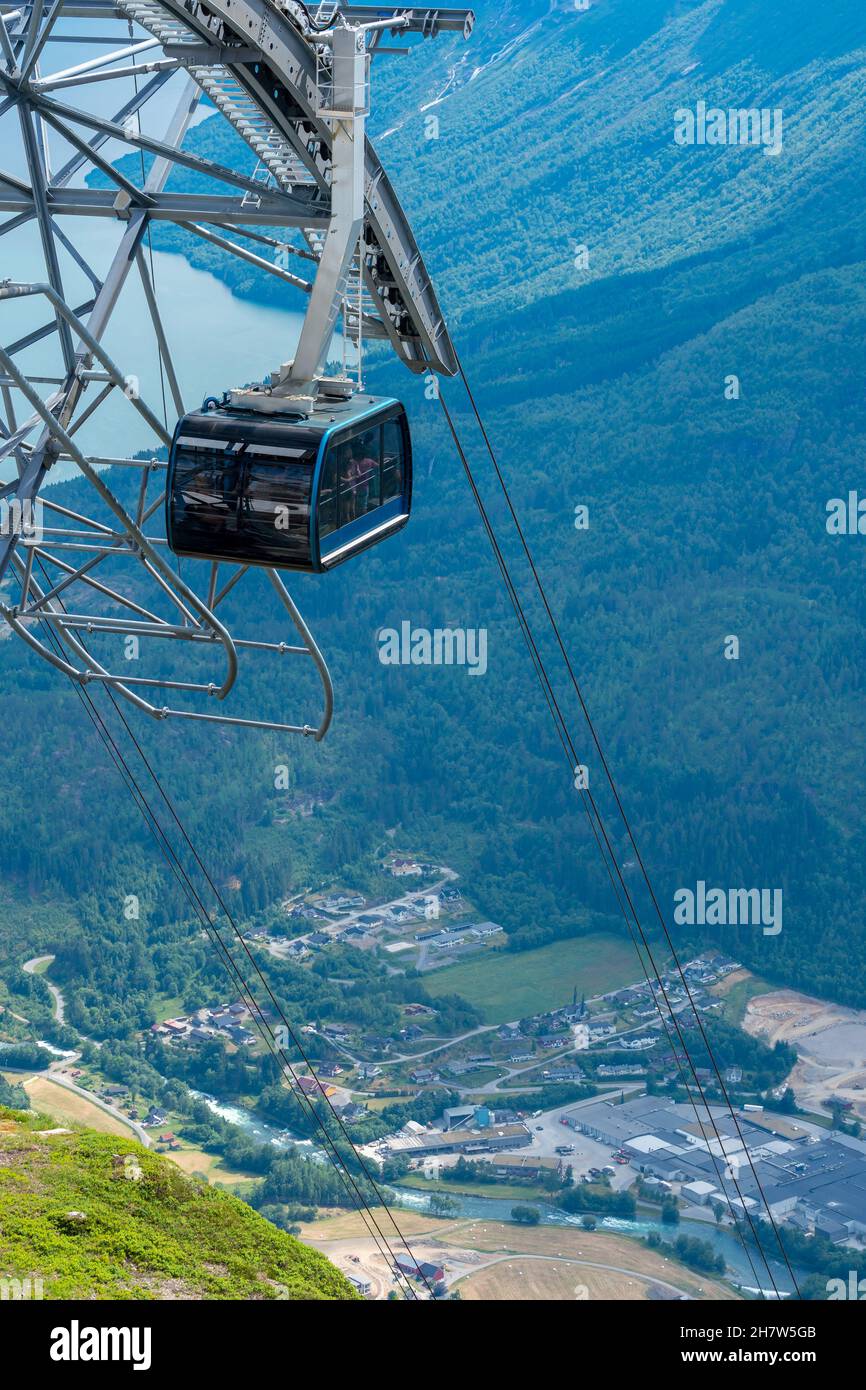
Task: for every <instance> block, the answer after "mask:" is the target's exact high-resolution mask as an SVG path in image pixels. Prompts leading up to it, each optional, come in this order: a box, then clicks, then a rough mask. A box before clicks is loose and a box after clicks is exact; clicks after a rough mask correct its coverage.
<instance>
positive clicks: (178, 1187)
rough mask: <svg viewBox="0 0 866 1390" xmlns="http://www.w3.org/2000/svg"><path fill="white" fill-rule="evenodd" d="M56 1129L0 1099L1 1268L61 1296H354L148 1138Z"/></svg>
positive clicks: (314, 1258)
mask: <svg viewBox="0 0 866 1390" xmlns="http://www.w3.org/2000/svg"><path fill="white" fill-rule="evenodd" d="M52 1127H53V1126H52V1122H51V1121H50V1120H49V1119H47V1118H46V1116H44V1115H24V1114H22V1113H21V1112H20V1111H15V1110H7V1109H4V1108H2V1107H0V1277H2V1278H14V1279H28V1278H29V1279H42V1281H43V1291H44V1297H45V1298H55V1299H57V1298H64V1299H65V1298H97V1299H199V1298H206V1299H352V1298H355V1297H356V1295H355V1293H354V1292H353V1290H352V1287H351V1285H350V1284H349V1283H348V1282H347V1280H346V1279H344V1277H343V1275H342V1274H340V1272H339V1271H338V1270H337V1269H335V1268H334V1266H333V1265H332V1264H330V1262H329V1261H328V1260H326V1259H325V1257H324V1256H323V1255H320V1254H318V1253H317V1252H316V1251H314V1250H308V1249H307V1248H306V1247H305V1246H303V1245H301V1244H300V1243H299V1242H298V1241H296V1240H294V1239H293V1238H292V1237H291V1236H288V1235H286V1234H285V1233H284V1232H282V1231H279V1230H277V1229H276V1227H274V1226H272V1225H270V1223H269V1222H267V1221H265V1220H263V1219H262V1217H260V1216H258V1215H257V1214H256V1213H255V1212H254V1211H252V1210H251V1209H250V1208H249V1207H247V1206H245V1205H244V1203H243V1202H241V1201H239V1200H238V1199H237V1198H235V1197H231V1196H229V1195H228V1194H226V1193H224V1192H218V1191H216V1190H215V1189H214V1188H209V1187H206V1186H203V1185H201V1184H200V1183H198V1182H196V1181H194V1180H190V1179H189V1178H186V1177H184V1175H183V1174H182V1173H181V1172H180V1170H179V1169H177V1168H175V1167H174V1165H173V1164H171V1163H170V1162H168V1161H167V1160H166V1159H163V1158H159V1157H157V1156H156V1155H155V1154H152V1153H149V1152H148V1151H147V1149H145V1148H143V1147H142V1146H141V1145H140V1144H135V1143H132V1142H131V1141H127V1140H124V1139H118V1138H116V1137H115V1136H113V1135H102V1134H93V1133H89V1132H84V1131H83V1132H79V1133H65V1134H50V1133H45V1132H44V1131H46V1130H50V1129H51V1128H52ZM136 1172H138V1173H139V1174H140V1175H139V1176H137V1177H135V1176H129V1174H135V1173H136Z"/></svg>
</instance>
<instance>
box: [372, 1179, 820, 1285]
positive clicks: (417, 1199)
mask: <svg viewBox="0 0 866 1390" xmlns="http://www.w3.org/2000/svg"><path fill="white" fill-rule="evenodd" d="M393 1190H394V1191H395V1192H396V1193H397V1196H398V1201H399V1205H400V1206H401V1207H405V1208H406V1209H407V1210H410V1211H427V1210H429V1207H430V1197H429V1196H428V1194H427V1193H426V1192H418V1191H416V1190H415V1189H414V1188H409V1187H395V1188H394V1189H393ZM448 1196H449V1198H450V1199H451V1200H452V1201H453V1202H454V1204H455V1205H456V1207H457V1212H456V1213H455V1215H458V1216H462V1217H470V1218H472V1219H473V1220H482V1221H506V1222H510V1220H511V1209H512V1207H513V1206H514V1205H515V1202H514V1200H513V1199H512V1200H506V1199H503V1198H499V1197H470V1196H464V1195H462V1194H460V1193H450V1192H449V1193H448ZM525 1205H527V1206H533V1207H536V1208H537V1209H538V1210H539V1211H540V1212H541V1223H542V1224H543V1225H545V1226H563V1227H571V1228H575V1227H577V1228H579V1227H580V1223H581V1220H582V1217H581V1216H579V1215H573V1214H572V1213H571V1212H565V1211H562V1210H560V1208H559V1207H556V1206H553V1205H551V1204H549V1203H545V1202H536V1201H534V1200H532V1199H527V1202H526V1203H525ZM596 1219H597V1221H598V1229H599V1230H602V1231H610V1232H612V1233H615V1234H616V1235H624V1236H632V1237H642V1236H648V1235H650V1233H651V1232H655V1233H656V1234H657V1235H659V1236H661V1238H662V1240H664V1241H666V1242H668V1243H670V1242H671V1241H672V1240H675V1239H676V1237H677V1236H678V1235H686V1236H694V1237H697V1238H698V1239H700V1240H704V1241H708V1242H709V1243H710V1245H712V1247H713V1249H714V1250H715V1252H716V1253H717V1254H719V1255H721V1256H722V1257H723V1258H724V1261H725V1264H726V1265H727V1266H728V1270H729V1276H728V1277H729V1278H731V1279H732V1282H734V1283H736V1284H738V1285H741V1286H742V1287H743V1288H744V1289H747V1290H750V1291H751V1292H757V1291H758V1290H757V1288H756V1282H755V1274H754V1272H753V1270H752V1268H751V1265H750V1263H749V1260H748V1258H747V1256H746V1254H745V1252H744V1250H743V1246H742V1243H741V1242H740V1240H739V1239H738V1237H737V1236H736V1235H734V1234H732V1232H731V1231H730V1229H725V1230H720V1229H719V1228H718V1227H717V1226H716V1225H715V1222H713V1223H710V1222H703V1221H680V1222H679V1224H678V1225H677V1226H676V1227H671V1226H664V1225H662V1223H661V1222H660V1221H649V1220H646V1219H638V1220H634V1221H627V1220H624V1219H623V1218H622V1217H616V1216H605V1217H597V1218H596ZM751 1253H752V1259H753V1261H754V1264H755V1269H756V1271H757V1272H758V1274H759V1276H761V1275H763V1276H764V1277H763V1279H762V1281H761V1282H762V1286H763V1288H765V1289H767V1290H768V1291H769V1292H770V1296H772V1289H771V1285H770V1281H769V1280H768V1279H767V1278H766V1267H765V1265H764V1262H763V1260H760V1261H759V1260H758V1258H757V1256H756V1255H755V1254H754V1252H751ZM770 1269H771V1270H772V1273H773V1280H774V1281H775V1284H776V1286H777V1287H778V1288H779V1289H780V1290H786V1291H788V1292H792V1291H793V1285H792V1282H791V1277H790V1275H789V1274H788V1271H787V1270H786V1269H785V1268H784V1266H783V1265H781V1264H777V1263H776V1262H775V1261H773V1260H771V1261H770ZM708 1277H710V1276H708ZM797 1278H798V1280H799V1279H800V1278H801V1275H800V1274H799V1273H797Z"/></svg>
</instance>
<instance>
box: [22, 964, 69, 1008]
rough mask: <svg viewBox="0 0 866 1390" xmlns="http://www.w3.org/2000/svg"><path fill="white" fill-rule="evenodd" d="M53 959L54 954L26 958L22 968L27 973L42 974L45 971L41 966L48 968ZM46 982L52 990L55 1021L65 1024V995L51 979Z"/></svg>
mask: <svg viewBox="0 0 866 1390" xmlns="http://www.w3.org/2000/svg"><path fill="white" fill-rule="evenodd" d="M53 960H54V956H34V957H33V959H32V960H26V961H25V962H24V964H23V965H22V967H21V969H22V970H23V971H24V972H25V973H26V974H27V975H42V974H44V971H43V970H42V969H40V967H42V966H44V968H45V970H47V969H48V967H49V965H51V963H52V962H53ZM45 983H46V985H47V986H48V988H49V990H50V992H51V998H52V999H53V1000H54V1018H55V1021H56V1022H57V1023H60V1024H63V1023H65V1022H66V1005H65V1003H64V1000H63V995H62V994H61V992H60V990H59V989H58V988H57V986H56V985H53V984H52V983H51V981H50V980H46V981H45Z"/></svg>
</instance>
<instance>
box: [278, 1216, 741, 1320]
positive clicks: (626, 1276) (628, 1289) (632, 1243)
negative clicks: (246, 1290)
mask: <svg viewBox="0 0 866 1390" xmlns="http://www.w3.org/2000/svg"><path fill="white" fill-rule="evenodd" d="M399 1219H400V1228H401V1230H402V1232H403V1234H404V1236H407V1237H408V1238H409V1241H410V1245H411V1250H412V1255H413V1257H414V1258H415V1259H416V1260H418V1261H420V1262H422V1263H423V1262H424V1261H429V1262H430V1263H431V1264H434V1265H441V1266H442V1267H443V1268H444V1270H445V1282H446V1283H447V1285H448V1288H449V1289H450V1290H454V1289H456V1290H458V1291H459V1293H460V1296H461V1298H464V1299H469V1300H472V1301H481V1300H488V1299H502V1298H507V1299H511V1300H520V1301H535V1300H546V1299H570V1300H574V1301H583V1300H598V1299H609V1300H613V1301H619V1300H636V1299H637V1300H642V1299H650V1298H658V1299H662V1298H667V1299H674V1298H681V1297H683V1296H685V1297H687V1298H694V1299H713V1300H720V1299H736V1298H737V1297H738V1295H737V1294H736V1292H735V1291H734V1290H733V1289H732V1288H731V1287H730V1286H729V1285H727V1284H724V1283H721V1282H720V1281H719V1280H715V1279H710V1278H707V1277H706V1276H704V1275H700V1274H695V1273H693V1272H692V1271H691V1270H688V1269H686V1268H685V1267H684V1266H683V1265H681V1264H679V1263H677V1262H676V1261H674V1260H669V1259H667V1258H666V1257H665V1256H664V1255H661V1254H660V1253H658V1252H657V1251H655V1250H649V1249H647V1248H646V1247H645V1246H642V1245H641V1244H639V1243H638V1242H637V1241H636V1240H631V1239H629V1238H627V1237H625V1236H618V1235H613V1234H610V1233H608V1232H598V1231H595V1232H587V1231H579V1230H563V1229H562V1228H561V1227H521V1226H517V1225H512V1224H508V1223H505V1222H499V1221H478V1220H474V1221H473V1220H469V1221H465V1220H464V1221H453V1220H447V1219H446V1220H437V1219H436V1218H434V1217H430V1216H425V1215H422V1214H420V1213H417V1212H405V1211H401V1212H400V1218H399ZM387 1234H388V1232H387V1231H386V1235H387ZM301 1239H302V1240H303V1241H304V1242H305V1243H306V1244H308V1245H312V1246H314V1247H315V1249H317V1250H320V1251H321V1252H322V1253H323V1254H325V1255H327V1256H328V1258H329V1259H330V1260H332V1261H333V1263H334V1264H336V1265H337V1267H338V1268H339V1269H341V1270H343V1271H344V1273H346V1274H349V1275H351V1276H353V1277H354V1278H356V1279H357V1278H366V1279H368V1280H369V1281H370V1293H369V1294H368V1297H370V1298H374V1299H377V1298H378V1299H381V1298H384V1297H386V1296H387V1294H388V1292H389V1291H390V1289H392V1288H394V1287H395V1283H394V1280H393V1277H392V1274H391V1271H390V1269H389V1268H388V1266H387V1264H386V1262H385V1260H384V1258H383V1257H382V1255H381V1254H380V1253H379V1251H378V1250H377V1248H376V1245H375V1243H374V1242H373V1240H372V1239H371V1238H370V1237H369V1236H368V1234H367V1228H366V1227H365V1225H364V1223H363V1220H362V1218H361V1217H360V1216H357V1215H354V1214H352V1215H340V1216H336V1217H332V1218H329V1219H327V1220H325V1221H317V1222H315V1223H313V1224H310V1225H306V1226H304V1227H303V1228H302V1234H301ZM422 1293H423V1296H426V1291H424V1290H423V1285H422Z"/></svg>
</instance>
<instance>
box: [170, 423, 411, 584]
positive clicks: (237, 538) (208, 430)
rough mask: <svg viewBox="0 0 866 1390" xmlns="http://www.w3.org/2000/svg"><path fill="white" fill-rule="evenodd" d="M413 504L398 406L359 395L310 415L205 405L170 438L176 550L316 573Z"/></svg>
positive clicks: (404, 516)
mask: <svg viewBox="0 0 866 1390" xmlns="http://www.w3.org/2000/svg"><path fill="white" fill-rule="evenodd" d="M411 501H412V446H411V440H410V436H409V424H408V421H407V419H406V411H405V410H404V408H403V406H402V405H401V404H400V402H399V401H397V400H385V399H382V398H376V397H374V396H356V397H355V398H354V399H352V400H351V401H337V402H334V401H330V402H327V403H323V405H322V406H321V407H317V408H316V409H315V410H313V411H312V412H310V413H309V414H306V415H304V414H300V413H286V414H280V413H274V414H260V413H258V412H254V411H247V410H239V409H235V408H233V407H232V406H231V405H230V404H220V403H218V402H217V401H216V400H215V399H213V398H210V399H209V400H208V401H206V402H205V403H204V405H203V406H202V408H201V410H199V411H194V412H191V413H190V414H188V415H185V416H184V417H183V419H182V420H180V421H179V423H178V425H177V427H176V429H175V431H174V436H173V438H172V442H171V450H170V453H169V466H168V480H167V485H166V535H167V538H168V544H169V546H170V548H171V550H172V551H173V552H174V553H175V555H180V556H184V557H191V558H194V559H203V560H213V561H218V560H226V561H229V562H232V563H236V564H243V565H265V566H268V567H269V568H274V569H285V570H301V571H306V572H308V573H317V574H318V573H322V572H323V571H325V570H330V569H333V568H334V566H335V565H339V564H342V562H343V561H344V560H348V559H350V558H351V557H352V556H353V555H357V554H359V553H360V552H361V551H362V550H366V549H368V548H369V547H370V546H372V545H378V544H379V542H380V541H383V540H387V539H388V538H389V537H390V536H393V535H394V534H395V533H396V532H397V531H399V530H401V528H402V527H403V526H405V525H406V522H407V521H408V520H409V512H410V507H411Z"/></svg>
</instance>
